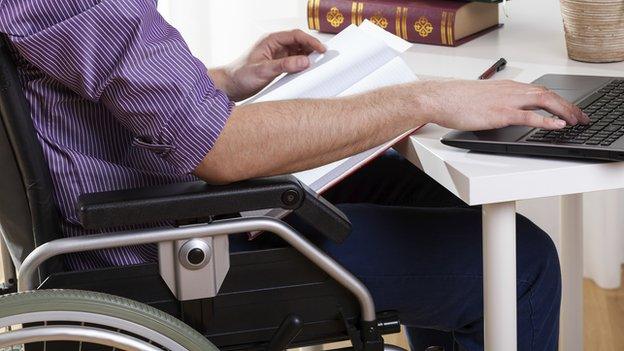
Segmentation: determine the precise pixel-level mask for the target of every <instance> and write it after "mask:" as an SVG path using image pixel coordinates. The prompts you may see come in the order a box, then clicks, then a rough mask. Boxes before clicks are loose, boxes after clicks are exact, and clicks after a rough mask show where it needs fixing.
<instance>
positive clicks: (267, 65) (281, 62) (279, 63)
mask: <svg viewBox="0 0 624 351" xmlns="http://www.w3.org/2000/svg"><path fill="white" fill-rule="evenodd" d="M309 66H310V60H309V59H308V57H307V56H302V55H298V56H288V57H284V58H281V59H276V60H271V61H267V62H264V63H262V64H260V65H259V66H258V69H259V71H258V75H259V76H261V77H262V78H265V79H272V78H275V77H277V76H279V75H280V74H282V73H297V72H301V71H303V70H305V69H306V68H308V67H309Z"/></svg>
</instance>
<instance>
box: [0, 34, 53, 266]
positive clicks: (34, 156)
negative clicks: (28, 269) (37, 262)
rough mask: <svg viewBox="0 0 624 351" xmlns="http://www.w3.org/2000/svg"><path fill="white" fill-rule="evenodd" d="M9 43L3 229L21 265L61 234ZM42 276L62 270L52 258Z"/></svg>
mask: <svg viewBox="0 0 624 351" xmlns="http://www.w3.org/2000/svg"><path fill="white" fill-rule="evenodd" d="M12 50H13V49H12V48H11V46H10V44H9V43H8V40H7V39H6V38H5V37H4V36H3V35H0V227H1V228H2V234H3V238H4V241H5V243H6V245H7V247H8V249H9V251H10V253H11V258H12V259H13V262H14V264H15V265H16V267H19V265H20V263H21V262H22V261H23V260H24V258H26V256H27V255H28V254H29V253H30V252H31V251H32V250H33V249H34V248H36V247H37V246H40V245H42V244H44V243H46V242H48V241H51V240H53V239H56V238H57V237H58V236H59V217H58V210H57V208H56V205H55V203H54V198H53V185H52V180H51V178H50V174H49V169H48V165H47V163H46V161H45V159H44V156H43V151H42V149H41V145H40V144H39V141H38V140H37V134H36V131H35V128H34V126H33V123H32V119H31V115H30V108H29V105H28V102H27V101H26V98H25V96H24V93H23V91H22V86H21V82H20V80H19V78H18V72H17V69H16V66H15V63H14V62H13V57H15V55H14V52H13V51H12ZM50 261H51V262H47V263H46V264H45V265H44V266H42V269H41V270H40V278H41V277H45V276H47V275H48V274H49V273H52V272H56V271H59V270H61V269H62V265H61V260H60V259H56V260H50Z"/></svg>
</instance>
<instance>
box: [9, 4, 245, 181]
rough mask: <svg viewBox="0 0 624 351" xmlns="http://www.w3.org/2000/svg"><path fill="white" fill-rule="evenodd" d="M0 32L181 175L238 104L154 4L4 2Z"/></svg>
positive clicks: (201, 155) (204, 151)
mask: <svg viewBox="0 0 624 351" xmlns="http://www.w3.org/2000/svg"><path fill="white" fill-rule="evenodd" d="M0 31H2V32H5V33H7V34H8V35H9V39H10V40H11V42H12V44H13V45H14V46H15V47H16V49H17V50H18V52H19V53H20V55H22V56H23V57H24V58H25V59H26V60H27V61H29V62H30V63H31V64H32V65H34V66H36V67H37V68H38V69H40V70H42V71H43V72H45V73H46V74H47V75H49V76H50V77H52V78H53V79H55V80H57V81H58V82H60V83H61V84H62V85H64V86H65V87H67V88H69V89H71V90H73V91H74V92H75V93H77V94H79V95H81V96H82V97H83V98H85V99H88V100H90V101H93V102H99V103H102V104H104V105H105V106H106V108H107V109H108V110H109V111H110V112H111V113H112V114H113V115H114V116H115V117H116V118H117V119H118V120H119V122H120V123H121V124H122V125H124V126H125V127H126V128H127V129H129V130H130V131H131V132H132V133H133V134H134V136H135V138H134V143H133V144H134V145H135V146H136V147H140V148H145V149H148V150H150V151H152V152H154V153H156V154H158V155H160V157H162V158H163V159H165V160H166V161H167V162H169V163H171V164H172V165H173V166H174V167H175V168H176V169H177V170H178V171H180V172H181V173H191V172H192V171H193V170H194V169H195V168H196V167H197V165H198V164H199V163H200V162H201V160H202V159H203V158H204V156H205V155H206V154H207V153H208V152H209V151H210V150H211V148H212V147H213V145H214V143H215V142H216V140H217V138H218V136H219V134H220V133H221V131H222V129H223V127H224V125H225V123H226V121H227V119H228V116H229V115H230V113H231V109H232V107H233V103H232V102H231V101H230V100H229V99H228V97H227V96H226V95H225V94H224V93H223V92H222V91H220V90H218V89H216V87H215V85H214V82H213V81H212V80H211V79H210V77H209V76H208V71H207V69H206V67H205V66H204V65H203V64H202V63H201V62H200V61H199V60H198V59H196V58H195V57H194V56H193V55H192V54H191V53H190V51H189V49H188V46H187V45H186V43H185V41H184V40H183V39H182V37H181V35H180V33H179V32H178V31H177V30H175V29H174V28H173V27H172V26H170V25H169V24H168V23H167V22H166V21H165V20H164V19H163V18H162V16H161V15H160V14H159V13H158V11H157V9H156V2H155V1H154V0H54V1H50V0H0Z"/></svg>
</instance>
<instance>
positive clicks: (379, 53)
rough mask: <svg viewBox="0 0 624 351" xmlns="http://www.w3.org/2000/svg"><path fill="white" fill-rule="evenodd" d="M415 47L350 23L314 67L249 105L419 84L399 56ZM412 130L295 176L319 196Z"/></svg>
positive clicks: (282, 80) (313, 56)
mask: <svg viewBox="0 0 624 351" xmlns="http://www.w3.org/2000/svg"><path fill="white" fill-rule="evenodd" d="M411 45H412V44H411V43H409V42H407V41H405V40H403V39H401V38H399V37H397V36H395V35H393V34H391V33H389V32H386V31H385V30H383V29H382V28H380V27H378V26H376V25H375V24H373V23H372V22H370V21H368V20H365V21H364V22H362V24H360V25H359V26H356V25H351V26H349V27H347V28H345V29H344V30H343V31H342V32H340V33H339V34H337V35H336V36H334V37H333V38H331V39H330V40H328V41H327V42H325V46H326V47H327V51H326V52H325V53H323V54H319V53H313V54H311V55H310V67H309V68H308V69H306V70H305V71H303V72H299V73H296V74H288V75H284V76H283V77H281V78H280V79H278V80H277V81H275V82H274V83H273V84H271V85H270V86H268V87H267V88H266V89H264V90H263V91H261V92H260V93H259V94H257V95H256V96H254V97H253V98H251V99H250V100H247V101H246V102H245V104H248V103H254V102H263V101H276V100H290V99H297V98H310V99H315V98H332V97H341V96H347V95H352V94H359V93H363V92H366V91H369V90H372V89H377V88H381V87H384V86H389V85H394V84H402V83H408V82H412V81H415V80H417V78H416V76H415V75H414V73H413V72H412V70H411V69H410V68H409V67H408V66H407V64H406V63H405V61H403V59H402V58H401V57H400V55H401V54H402V53H403V52H405V51H407V50H408V49H409V48H410V47H411ZM412 132H413V131H409V132H406V133H404V134H403V135H399V136H397V137H396V138H394V139H392V140H389V141H388V142H386V143H384V144H382V145H379V146H377V147H375V148H373V149H370V150H368V151H365V152H362V153H360V154H357V155H354V156H351V157H348V158H345V159H342V160H339V161H336V162H333V163H330V164H328V165H324V166H321V167H317V168H314V169H310V170H306V171H303V172H299V173H295V174H294V176H295V177H297V178H298V179H299V180H301V181H302V182H303V183H304V184H306V185H307V186H308V187H310V188H311V189H312V190H314V191H315V192H317V193H319V194H320V193H322V192H324V191H326V190H327V189H329V188H330V187H331V186H333V185H335V184H336V183H338V182H340V181H341V180H342V179H344V178H345V177H347V176H348V175H349V174H351V173H353V172H354V171H356V170H357V169H359V168H360V167H361V166H363V165H364V164H366V163H367V162H369V161H371V160H372V159H374V158H376V157H377V156H379V155H381V154H383V153H384V152H385V151H386V150H387V149H389V148H390V147H392V145H394V144H396V143H397V142H398V141H400V140H401V139H403V138H405V137H406V136H408V135H409V134H411V133H412Z"/></svg>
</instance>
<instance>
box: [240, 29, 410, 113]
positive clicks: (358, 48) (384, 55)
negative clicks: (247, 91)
mask: <svg viewBox="0 0 624 351" xmlns="http://www.w3.org/2000/svg"><path fill="white" fill-rule="evenodd" d="M405 43H407V42H405V41H404V40H402V39H400V38H398V37H396V36H394V35H392V34H390V33H388V32H386V31H384V30H383V29H381V28H379V27H377V26H376V25H374V24H372V23H371V22H369V21H364V23H362V24H361V25H360V26H359V27H357V26H355V25H350V26H349V27H347V28H345V29H344V30H343V31H342V32H340V33H339V34H337V35H336V36H335V37H333V38H332V39H330V40H328V41H327V42H326V43H325V46H326V48H327V51H326V52H325V53H323V54H319V53H313V54H312V55H310V56H309V58H310V67H309V68H308V69H306V70H305V71H303V72H300V73H296V74H289V75H286V76H284V77H282V78H281V79H279V80H278V81H276V82H275V83H273V84H272V85H271V86H269V87H268V88H267V89H265V90H264V91H262V92H260V93H259V94H258V95H256V96H255V97H253V98H252V99H250V100H248V101H246V102H245V103H253V102H262V101H276V100H289V99H296V98H311V99H314V98H329V97H335V96H337V95H338V94H340V93H341V92H343V91H344V90H346V89H348V88H350V87H351V86H352V85H353V84H355V83H356V82H358V81H360V80H361V79H362V78H364V77H366V76H368V75H369V74H371V73H372V72H374V71H375V70H377V69H378V68H379V67H381V66H383V65H384V64H386V63H388V62H389V61H391V60H392V59H393V58H395V57H397V56H398V55H399V54H400V53H401V52H404V51H405V50H407V49H408V48H409V43H407V44H405Z"/></svg>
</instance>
